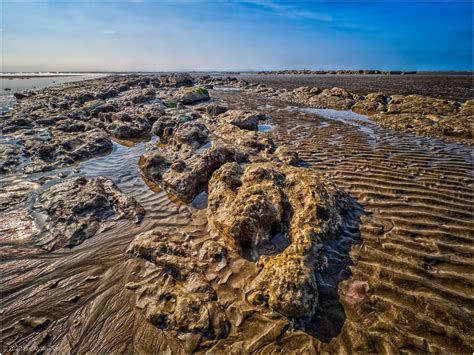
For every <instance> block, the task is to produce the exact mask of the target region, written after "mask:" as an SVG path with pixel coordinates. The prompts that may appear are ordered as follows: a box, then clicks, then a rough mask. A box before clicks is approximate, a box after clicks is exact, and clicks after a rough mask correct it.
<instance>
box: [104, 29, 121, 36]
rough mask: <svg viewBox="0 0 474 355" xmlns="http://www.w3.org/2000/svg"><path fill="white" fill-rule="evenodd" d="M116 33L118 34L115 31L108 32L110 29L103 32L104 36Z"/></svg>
mask: <svg viewBox="0 0 474 355" xmlns="http://www.w3.org/2000/svg"><path fill="white" fill-rule="evenodd" d="M117 32H118V31H117V30H110V29H107V30H104V34H105V35H114V34H116V33H117Z"/></svg>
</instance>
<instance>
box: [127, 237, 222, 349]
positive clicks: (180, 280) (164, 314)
mask: <svg viewBox="0 0 474 355" xmlns="http://www.w3.org/2000/svg"><path fill="white" fill-rule="evenodd" d="M207 246H209V244H206V243H205V244H204V245H203V248H202V249H200V253H199V255H200V257H199V256H198V257H193V256H191V253H192V250H193V247H192V245H191V244H190V243H189V242H188V241H187V240H186V239H185V236H184V235H183V234H181V233H178V232H177V231H175V230H169V231H168V230H160V229H155V230H152V231H149V232H146V233H143V234H140V235H139V236H137V237H136V238H135V239H134V240H133V242H132V243H131V244H130V246H129V248H128V250H127V253H128V255H130V256H133V257H137V258H141V259H143V260H146V261H147V266H146V269H147V271H146V273H145V276H143V277H141V278H139V279H138V280H136V281H132V282H129V283H128V284H127V288H129V289H131V290H134V291H135V293H136V307H137V308H138V309H140V310H141V312H142V313H143V314H144V316H145V318H146V319H147V320H148V321H149V322H150V323H152V324H153V325H154V326H156V327H158V328H160V329H162V330H164V331H165V332H168V333H170V334H171V335H173V336H178V337H179V338H180V339H182V340H183V348H184V349H185V350H186V351H187V352H191V351H193V350H197V349H199V347H200V344H201V343H203V342H205V341H210V340H218V339H221V338H225V337H227V335H228V334H229V330H230V329H229V328H230V326H229V322H228V320H227V316H226V314H225V312H224V309H223V307H222V306H221V305H220V304H219V302H218V297H217V294H216V292H215V291H214V289H213V288H212V287H211V285H210V284H209V282H208V281H207V280H206V278H205V272H204V269H203V266H202V265H204V264H203V263H202V262H201V260H204V259H202V258H214V257H215V255H214V254H215V252H216V251H217V252H218V249H216V248H215V247H211V249H209V248H207ZM204 249H209V251H208V252H206V251H205V250H204ZM193 254H196V253H193ZM219 254H220V255H221V256H220V258H222V254H221V253H219Z"/></svg>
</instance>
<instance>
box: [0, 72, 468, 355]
mask: <svg viewBox="0 0 474 355" xmlns="http://www.w3.org/2000/svg"><path fill="white" fill-rule="evenodd" d="M391 79H392V78H391V77H390V78H387V79H386V80H391ZM282 80H283V79H282ZM285 80H288V79H285ZM410 94H411V93H410ZM471 107H472V104H471V102H470V101H465V100H448V99H447V98H443V99H435V98H433V97H430V96H421V95H411V96H410V95H403V96H400V95H398V96H397V95H395V94H393V93H387V94H382V93H376V92H373V94H370V95H368V93H367V94H361V93H356V92H350V91H347V90H344V89H341V88H331V89H329V90H324V89H322V88H315V87H300V88H296V89H294V88H293V87H284V84H282V86H281V87H279V88H273V87H269V86H265V85H264V84H258V83H257V84H255V83H254V84H252V83H249V82H247V81H245V80H241V78H218V77H206V76H204V77H203V76H200V77H197V78H192V77H191V76H189V75H186V74H175V75H143V76H133V75H129V76H111V77H107V78H101V79H97V80H90V81H86V82H78V83H68V84H63V85H59V86H54V87H50V88H46V89H43V90H38V91H32V92H24V93H21V94H19V95H17V104H16V106H15V107H14V108H13V110H11V111H9V112H8V113H5V114H4V115H3V116H2V118H1V123H2V135H1V137H0V139H1V141H0V148H2V149H1V160H0V164H1V165H0V167H1V173H2V176H1V178H0V179H1V182H2V184H1V190H0V202H1V211H2V214H1V217H0V219H1V228H0V237H1V238H0V255H1V259H0V260H1V263H0V273H1V278H0V280H1V290H2V298H1V301H0V308H1V309H0V317H1V320H2V321H1V349H2V352H4V351H5V352H7V351H15V350H16V351H31V352H36V351H42V352H46V353H55V352H56V353H57V352H78V353H79V352H94V353H110V352H137V353H152V352H154V353H157V352H166V353H183V352H184V353H189V352H209V353H222V352H239V353H240V352H241V353H250V352H256V353H268V352H271V351H277V352H284V353H289V352H308V353H317V352H337V353H350V352H377V353H393V352H400V351H401V352H418V353H419V352H443V353H454V352H458V353H459V352H472V350H473V347H472V340H473V331H472V326H471V319H472V316H473V315H472V301H473V294H472V286H473V278H472V267H473V265H472V252H473V250H472V239H473V235H472V228H473V222H472V221H473V211H472V198H473V193H472V187H473V186H472V184H473V179H472V178H473V177H472V163H473V161H472V154H471V152H472V136H471V135H470V134H469V126H470V125H471V124H472V108H471ZM446 127H449V128H450V129H447V128H446Z"/></svg>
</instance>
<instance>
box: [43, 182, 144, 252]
mask: <svg viewBox="0 0 474 355" xmlns="http://www.w3.org/2000/svg"><path fill="white" fill-rule="evenodd" d="M35 210H36V211H37V212H39V213H41V214H44V215H45V217H46V221H45V225H44V231H43V232H42V233H41V234H40V235H39V236H38V242H37V244H38V245H39V246H41V247H42V248H44V249H46V250H49V251H51V250H55V249H58V248H61V247H73V246H76V245H78V244H81V243H82V242H83V241H84V240H85V239H87V238H90V237H92V236H94V235H95V234H96V233H98V232H99V231H101V230H103V228H104V227H105V223H106V222H107V221H116V220H118V219H120V218H125V219H128V220H131V221H133V222H135V223H139V222H141V220H142V219H143V216H144V215H145V210H144V208H143V207H142V206H141V205H140V204H139V203H138V202H137V201H136V200H135V199H134V198H133V197H131V196H127V195H125V194H123V193H122V192H121V191H120V190H119V189H118V188H117V186H115V184H114V183H113V182H112V180H110V179H108V178H105V177H97V178H94V179H91V180H87V179H85V178H83V177H77V178H73V179H69V180H66V181H64V182H61V183H59V184H57V185H54V186H52V187H50V188H48V189H47V190H45V191H43V192H42V193H41V194H40V195H39V197H38V200H37V202H36V204H35Z"/></svg>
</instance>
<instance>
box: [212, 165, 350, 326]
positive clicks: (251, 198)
mask: <svg viewBox="0 0 474 355" xmlns="http://www.w3.org/2000/svg"><path fill="white" fill-rule="evenodd" d="M347 208H348V196H347V195H346V194H345V193H343V192H342V191H341V190H339V189H338V188H337V187H336V186H335V185H334V184H332V183H330V182H328V181H326V180H324V179H323V178H321V177H320V176H318V175H316V174H314V173H313V172H311V171H310V170H308V169H303V168H296V167H290V166H287V165H284V164H276V163H252V164H249V165H247V166H245V167H241V166H239V165H238V164H235V163H229V164H226V165H224V166H223V167H221V168H220V169H219V170H217V171H216V172H215V173H214V174H213V176H212V179H211V181H210V182H209V202H208V211H207V215H208V221H209V226H210V229H211V231H212V232H213V233H216V234H218V235H220V236H221V237H222V238H223V239H224V240H225V242H226V245H227V246H228V248H229V249H231V250H235V251H237V252H238V253H240V254H241V255H242V256H244V257H250V258H251V259H253V260H257V259H258V258H260V259H259V261H258V264H259V265H260V266H261V267H262V270H261V272H260V273H259V275H258V276H257V278H256V279H255V280H254V281H253V283H252V285H251V291H250V293H249V295H248V299H249V301H250V302H252V303H255V304H260V305H264V306H268V307H270V308H272V309H274V310H275V311H278V312H280V313H282V314H284V315H286V316H290V317H304V316H310V315H312V314H313V312H314V310H315V308H316V305H317V301H318V290H317V284H316V280H315V271H316V270H317V269H318V267H322V266H323V265H324V264H325V262H326V261H325V257H324V255H323V254H322V251H323V248H324V246H325V244H326V243H327V242H328V241H329V240H331V239H334V238H336V237H338V234H339V230H340V227H341V223H342V217H341V215H342V214H343V213H344V210H346V209H347ZM282 238H284V239H286V241H287V244H286V245H288V244H289V245H288V247H286V248H285V249H284V250H282V249H281V245H280V246H279V245H278V243H279V242H278V241H281V239H282ZM272 247H273V248H272ZM265 249H266V250H265ZM268 249H270V251H269V252H268ZM272 249H273V250H272ZM265 254H266V256H265ZM261 255H264V256H261Z"/></svg>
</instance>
